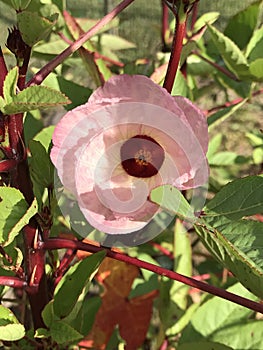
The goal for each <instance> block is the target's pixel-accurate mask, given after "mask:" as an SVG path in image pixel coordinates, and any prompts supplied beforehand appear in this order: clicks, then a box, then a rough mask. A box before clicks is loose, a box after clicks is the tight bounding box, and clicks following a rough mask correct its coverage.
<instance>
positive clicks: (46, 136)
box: [34, 125, 55, 153]
mask: <svg viewBox="0 0 263 350" xmlns="http://www.w3.org/2000/svg"><path fill="white" fill-rule="evenodd" d="M54 129H55V126H54V125H50V126H47V127H46V128H43V129H42V130H41V131H40V132H39V133H38V134H37V135H36V136H35V137H34V140H35V141H38V142H40V143H41V145H42V146H43V147H44V148H45V150H46V152H47V153H48V152H49V149H50V144H51V141H52V135H53V132H54Z"/></svg>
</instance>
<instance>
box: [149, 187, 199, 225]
mask: <svg viewBox="0 0 263 350" xmlns="http://www.w3.org/2000/svg"><path fill="white" fill-rule="evenodd" d="M150 199H151V201H153V202H155V203H157V204H159V205H160V206H161V207H162V208H163V209H165V210H167V211H168V212H172V213H173V214H177V215H178V216H179V217H182V218H184V219H187V220H190V221H191V220H193V221H194V220H195V215H194V213H193V208H192V207H191V206H190V204H189V203H188V202H187V200H186V199H185V197H184V196H183V195H182V193H181V192H180V191H179V190H178V189H177V188H175V187H172V186H169V185H165V186H160V187H157V188H155V189H154V190H152V192H151V195H150Z"/></svg>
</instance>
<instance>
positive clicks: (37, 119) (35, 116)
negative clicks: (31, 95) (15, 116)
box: [24, 110, 44, 147]
mask: <svg viewBox="0 0 263 350" xmlns="http://www.w3.org/2000/svg"><path fill="white" fill-rule="evenodd" d="M43 127H44V124H43V120H42V118H41V115H40V112H39V111H38V110H35V111H31V112H28V113H26V116H25V121H24V134H25V143H26V146H27V147H28V143H29V140H32V139H33V138H34V136H36V134H37V133H38V132H40V131H41V130H42V129H43Z"/></svg>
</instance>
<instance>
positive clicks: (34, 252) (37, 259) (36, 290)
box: [24, 221, 49, 329]
mask: <svg viewBox="0 0 263 350" xmlns="http://www.w3.org/2000/svg"><path fill="white" fill-rule="evenodd" d="M39 241H40V238H39V233H38V228H37V227H36V225H35V222H34V221H31V225H27V226H26V227H25V228H24V242H25V253H26V254H25V259H26V268H27V269H26V273H27V276H28V288H27V289H26V291H27V295H28V298H29V303H30V307H31V311H32V318H33V324H34V329H37V328H40V327H45V324H44V322H43V320H42V316H41V312H42V310H43V309H44V307H45V305H46V304H47V303H48V301H49V300H48V291H47V282H46V274H45V251H44V250H41V249H36V245H37V244H38V242H39Z"/></svg>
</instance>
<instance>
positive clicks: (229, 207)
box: [205, 176, 263, 220]
mask: <svg viewBox="0 0 263 350" xmlns="http://www.w3.org/2000/svg"><path fill="white" fill-rule="evenodd" d="M262 198H263V177H262V176H248V177H245V178H243V179H237V180H235V181H233V182H231V183H229V184H227V185H226V186H224V187H223V188H222V190H221V191H220V192H218V193H217V194H216V195H215V197H214V198H213V199H212V200H211V201H210V202H209V203H208V205H207V207H206V209H205V210H206V211H207V215H208V216H221V215H224V216H226V217H227V218H228V219H230V220H238V219H241V218H242V217H244V216H249V215H254V214H258V213H261V212H263V201H262Z"/></svg>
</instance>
